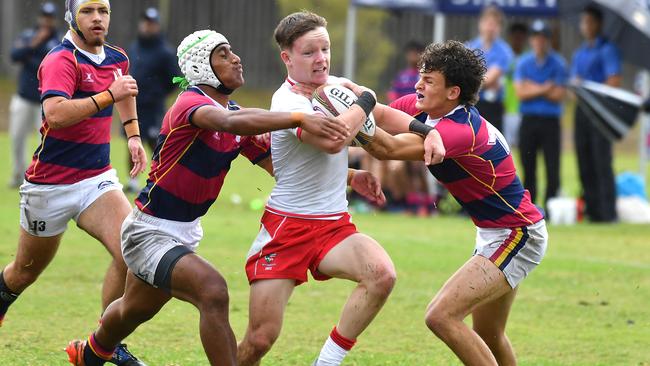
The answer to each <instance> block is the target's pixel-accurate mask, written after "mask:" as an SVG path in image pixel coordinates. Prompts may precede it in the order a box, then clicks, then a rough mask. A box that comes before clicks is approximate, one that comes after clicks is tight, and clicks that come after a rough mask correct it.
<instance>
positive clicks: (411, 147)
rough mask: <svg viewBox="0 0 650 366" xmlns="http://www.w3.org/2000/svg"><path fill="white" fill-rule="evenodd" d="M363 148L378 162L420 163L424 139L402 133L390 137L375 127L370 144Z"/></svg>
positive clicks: (412, 134)
mask: <svg viewBox="0 0 650 366" xmlns="http://www.w3.org/2000/svg"><path fill="white" fill-rule="evenodd" d="M363 148H364V149H365V150H366V151H367V152H369V153H370V155H372V156H374V157H375V158H377V159H379V160H413V161H422V160H423V156H424V138H423V137H421V136H420V135H416V134H414V133H402V134H399V135H395V136H392V135H390V134H389V133H388V132H386V131H384V130H382V129H381V128H380V127H377V129H376V130H375V137H374V139H373V140H372V142H370V143H368V144H366V145H363Z"/></svg>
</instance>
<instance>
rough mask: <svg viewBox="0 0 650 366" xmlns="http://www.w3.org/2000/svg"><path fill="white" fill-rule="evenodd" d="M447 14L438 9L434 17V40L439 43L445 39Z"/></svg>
mask: <svg viewBox="0 0 650 366" xmlns="http://www.w3.org/2000/svg"><path fill="white" fill-rule="evenodd" d="M446 22H447V19H446V18H445V14H443V13H441V12H439V11H437V12H436V14H435V16H434V18H433V42H434V43H439V42H442V41H444V40H445V25H446V24H445V23H446Z"/></svg>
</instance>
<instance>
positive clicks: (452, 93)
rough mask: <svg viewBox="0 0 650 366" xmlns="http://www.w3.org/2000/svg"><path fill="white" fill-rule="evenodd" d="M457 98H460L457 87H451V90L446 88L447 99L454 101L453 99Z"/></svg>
mask: <svg viewBox="0 0 650 366" xmlns="http://www.w3.org/2000/svg"><path fill="white" fill-rule="evenodd" d="M459 97H460V87H459V86H452V87H451V88H447V99H449V100H454V99H458V98H459Z"/></svg>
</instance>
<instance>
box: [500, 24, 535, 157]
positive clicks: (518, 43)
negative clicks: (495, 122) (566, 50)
mask: <svg viewBox="0 0 650 366" xmlns="http://www.w3.org/2000/svg"><path fill="white" fill-rule="evenodd" d="M508 43H509V44H510V47H511V48H512V52H513V56H514V57H513V59H512V62H511V63H510V67H509V68H508V72H507V73H506V79H505V97H504V107H505V112H506V113H505V116H504V117H503V131H501V132H503V136H504V137H505V138H506V141H508V144H509V145H510V146H511V147H512V146H517V145H518V144H519V136H517V135H518V133H519V125H520V124H521V114H519V98H517V93H516V92H515V85H514V81H513V76H514V73H515V66H516V65H517V61H519V57H520V56H521V55H522V54H523V53H524V51H526V48H527V47H526V46H527V44H528V25H526V23H519V22H517V23H512V24H511V25H510V26H509V27H508Z"/></svg>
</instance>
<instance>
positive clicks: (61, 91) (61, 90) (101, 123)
mask: <svg viewBox="0 0 650 366" xmlns="http://www.w3.org/2000/svg"><path fill="white" fill-rule="evenodd" d="M104 52H105V54H106V58H105V59H104V61H103V62H102V63H101V64H99V65H98V64H96V63H94V62H93V61H91V60H90V59H89V58H88V57H87V56H86V55H84V54H82V53H81V52H79V51H78V50H77V49H76V48H75V46H74V45H73V44H72V42H70V40H68V39H64V40H63V42H62V43H61V44H60V45H58V46H57V47H55V48H54V49H52V51H50V53H49V54H48V55H47V56H46V57H45V58H44V59H43V62H42V63H41V66H40V68H39V70H38V80H39V89H40V91H41V102H42V101H44V100H45V99H47V98H50V97H55V96H61V97H64V98H66V99H80V98H87V97H89V96H91V95H94V94H97V93H100V92H103V91H105V90H106V89H108V87H109V86H111V84H112V83H113V81H115V78H116V76H119V75H126V74H128V71H129V59H128V57H127V56H126V53H124V51H123V50H122V49H120V48H118V47H115V46H111V45H109V44H104ZM112 115H113V107H112V106H109V107H107V108H104V109H102V110H101V111H99V112H97V113H96V114H95V115H93V116H90V117H88V118H86V119H85V120H83V121H81V122H79V123H76V124H74V125H72V126H69V127H65V128H61V129H56V130H53V129H51V128H50V126H49V124H48V122H47V119H46V118H45V116H43V124H42V126H41V130H40V132H41V144H40V146H39V147H38V148H37V149H36V152H34V156H33V158H32V163H31V164H30V166H29V168H27V171H26V172H25V179H26V180H27V181H28V182H31V183H37V184H72V183H76V182H79V181H81V180H84V179H87V178H90V177H94V176H97V175H99V174H101V173H103V172H105V171H107V170H109V169H111V162H110V139H111V121H112Z"/></svg>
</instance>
